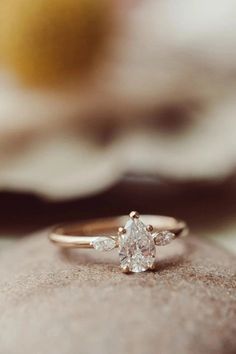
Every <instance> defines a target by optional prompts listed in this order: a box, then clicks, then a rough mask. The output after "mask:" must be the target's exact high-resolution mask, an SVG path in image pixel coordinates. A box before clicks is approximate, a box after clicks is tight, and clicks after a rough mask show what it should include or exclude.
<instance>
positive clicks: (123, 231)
mask: <svg viewBox="0 0 236 354" xmlns="http://www.w3.org/2000/svg"><path fill="white" fill-rule="evenodd" d="M125 233H126V229H125V228H124V227H123V226H121V227H119V229H118V234H119V235H120V236H121V235H124V234H125Z"/></svg>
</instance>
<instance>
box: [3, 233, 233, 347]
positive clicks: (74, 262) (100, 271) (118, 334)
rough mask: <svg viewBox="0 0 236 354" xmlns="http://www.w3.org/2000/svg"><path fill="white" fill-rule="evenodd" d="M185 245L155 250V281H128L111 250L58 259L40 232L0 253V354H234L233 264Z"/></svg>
mask: <svg viewBox="0 0 236 354" xmlns="http://www.w3.org/2000/svg"><path fill="white" fill-rule="evenodd" d="M184 242H186V243H184ZM184 242H180V241H174V242H173V243H171V244H170V245H168V246H166V247H160V248H159V249H158V250H157V259H159V262H158V263H157V269H156V271H155V272H145V273H139V274H131V275H125V274H122V273H121V272H120V270H119V267H118V265H119V260H118V256H117V252H116V251H115V250H114V251H112V252H108V253H104V254H103V253H100V252H95V251H94V250H84V251H78V250H75V251H73V252H71V253H66V252H59V251H58V249H57V248H54V247H53V246H50V245H49V244H48V241H47V238H46V233H45V232H42V233H41V234H38V235H34V236H33V237H28V238H25V239H22V240H21V241H19V242H16V243H15V244H14V245H12V246H9V248H8V249H5V251H4V252H2V253H1V259H0V313H1V316H0V328H1V333H0V352H1V353H4V354H32V353H37V354H52V353H60V354H68V353H70V354H78V353H83V354H87V353H88V354H90V353H96V354H110V353H112V354H116V353H119V354H120V353H124V354H126V353H127V354H133V353H135V354H144V353H149V354H156V353H161V354H173V353H177V354H180V353H181V354H189V353H191V354H202V353H204V354H208V353H209V354H212V353H214V354H221V353H225V354H233V353H235V351H236V321H235V318H236V260H235V258H234V257H233V256H231V255H229V254H228V253H227V252H225V251H223V250H221V249H219V248H218V247H216V246H214V245H212V244H208V243H206V242H204V241H202V240H200V239H197V238H194V237H189V239H188V240H187V239H186V241H184Z"/></svg>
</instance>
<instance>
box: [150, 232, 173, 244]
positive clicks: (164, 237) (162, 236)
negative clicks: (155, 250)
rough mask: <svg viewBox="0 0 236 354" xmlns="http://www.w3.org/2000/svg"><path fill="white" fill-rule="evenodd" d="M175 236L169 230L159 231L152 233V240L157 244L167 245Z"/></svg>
mask: <svg viewBox="0 0 236 354" xmlns="http://www.w3.org/2000/svg"><path fill="white" fill-rule="evenodd" d="M174 238H175V234H174V233H173V232H170V231H160V232H157V233H156V234H155V235H154V241H155V244H156V245H157V246H165V245H168V244H169V243H170V242H171V241H172V240H173V239H174Z"/></svg>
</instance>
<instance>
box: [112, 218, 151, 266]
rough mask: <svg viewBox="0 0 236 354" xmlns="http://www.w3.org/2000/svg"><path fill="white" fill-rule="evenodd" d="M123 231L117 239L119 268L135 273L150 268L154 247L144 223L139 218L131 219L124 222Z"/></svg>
mask: <svg viewBox="0 0 236 354" xmlns="http://www.w3.org/2000/svg"><path fill="white" fill-rule="evenodd" d="M124 231H125V233H124V234H123V235H121V236H120V240H119V248H120V249H119V257H120V264H121V268H123V269H128V270H129V271H130V272H135V273H137V272H143V271H145V270H147V269H150V268H152V266H153V264H154V262H155V255H156V247H155V243H154V240H153V237H152V235H151V233H150V232H149V231H147V229H146V225H144V224H143V223H142V222H141V221H140V220H139V219H131V220H129V221H128V222H127V223H126V225H125V227H124Z"/></svg>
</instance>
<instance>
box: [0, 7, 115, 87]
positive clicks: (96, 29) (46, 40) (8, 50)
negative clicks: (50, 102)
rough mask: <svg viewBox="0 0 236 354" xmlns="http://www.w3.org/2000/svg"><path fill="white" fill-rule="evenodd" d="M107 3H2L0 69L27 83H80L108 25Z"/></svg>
mask: <svg viewBox="0 0 236 354" xmlns="http://www.w3.org/2000/svg"><path fill="white" fill-rule="evenodd" d="M110 3H111V2H110V1H109V0H99V1H96V0H33V1H32V0H1V1H0V65H1V66H2V65H3V66H5V67H6V68H7V69H8V70H10V71H12V72H14V73H15V74H17V76H18V77H19V78H20V79H21V80H22V81H23V82H24V83H26V84H30V85H54V84H56V83H59V82H61V81H63V80H70V79H71V78H72V77H74V76H76V77H78V79H80V80H81V79H82V77H84V75H86V74H88V73H89V72H90V70H91V68H92V67H93V65H94V64H95V63H97V60H98V58H99V57H100V55H101V53H102V52H103V49H104V47H105V44H106V41H107V37H108V34H109V32H110V27H111V6H110Z"/></svg>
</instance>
